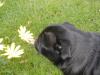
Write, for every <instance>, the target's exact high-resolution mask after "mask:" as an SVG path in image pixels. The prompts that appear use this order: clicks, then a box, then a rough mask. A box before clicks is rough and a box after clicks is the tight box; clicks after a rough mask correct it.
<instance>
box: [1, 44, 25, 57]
mask: <svg viewBox="0 0 100 75" xmlns="http://www.w3.org/2000/svg"><path fill="white" fill-rule="evenodd" d="M20 47H21V46H20V45H18V46H15V43H12V44H11V45H10V46H7V49H6V50H5V53H4V54H1V56H8V57H7V58H8V59H11V58H17V57H21V55H22V54H23V53H24V50H21V49H20Z"/></svg>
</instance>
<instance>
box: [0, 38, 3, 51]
mask: <svg viewBox="0 0 100 75" xmlns="http://www.w3.org/2000/svg"><path fill="white" fill-rule="evenodd" d="M2 41H3V38H0V50H3V49H4V45H3V44H2Z"/></svg>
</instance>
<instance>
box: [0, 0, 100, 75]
mask: <svg viewBox="0 0 100 75" xmlns="http://www.w3.org/2000/svg"><path fill="white" fill-rule="evenodd" d="M0 1H1V2H2V1H4V5H3V6H1V7H0V38H4V41H3V43H5V44H11V43H12V42H15V43H16V44H17V45H19V44H20V45H21V48H23V49H24V54H23V55H22V57H21V58H14V59H7V58H6V57H0V75H62V73H61V72H60V70H59V69H58V68H57V67H55V66H54V65H53V64H52V63H51V62H50V61H48V60H47V59H46V58H45V57H43V56H42V55H40V54H38V53H37V51H36V50H35V48H34V46H33V45H30V44H28V43H26V42H24V41H22V40H21V39H20V38H19V36H18V29H19V27H20V26H21V25H22V26H26V27H27V29H28V30H30V31H31V32H32V33H33V34H34V37H35V38H36V37H37V36H38V35H39V33H40V32H41V31H42V30H43V29H44V28H45V27H46V26H48V25H50V24H57V23H63V22H66V21H67V22H70V23H72V24H74V25H75V26H76V27H77V28H79V29H81V30H84V31H94V32H100V0H0Z"/></svg>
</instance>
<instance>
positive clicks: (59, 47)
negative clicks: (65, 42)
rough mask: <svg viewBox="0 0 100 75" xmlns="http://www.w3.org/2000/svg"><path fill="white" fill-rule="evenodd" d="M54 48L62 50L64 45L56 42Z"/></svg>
mask: <svg viewBox="0 0 100 75" xmlns="http://www.w3.org/2000/svg"><path fill="white" fill-rule="evenodd" d="M54 48H55V50H57V51H60V50H61V49H62V46H61V45H58V44H56V45H55V47H54Z"/></svg>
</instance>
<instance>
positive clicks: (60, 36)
mask: <svg viewBox="0 0 100 75" xmlns="http://www.w3.org/2000/svg"><path fill="white" fill-rule="evenodd" d="M69 39H70V34H69V32H67V30H66V29H65V28H64V27H63V26H61V25H56V26H49V27H47V28H45V29H44V30H43V32H42V33H41V34H40V35H39V37H38V39H37V40H36V42H35V47H36V49H37V50H38V52H40V53H41V54H42V55H44V56H45V57H47V58H48V59H49V60H51V61H52V62H53V63H54V64H56V65H59V64H62V63H63V61H64V60H69V59H70V58H71V43H70V40H69Z"/></svg>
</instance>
